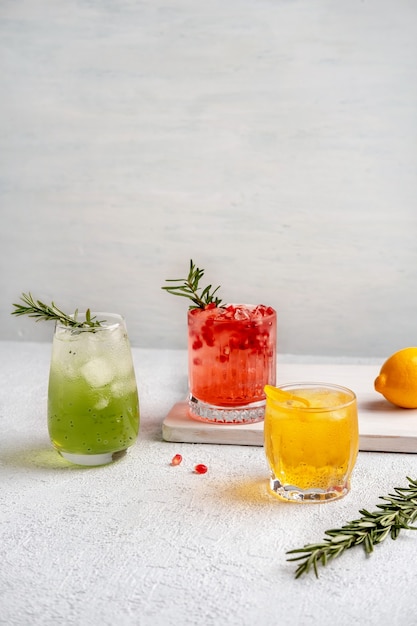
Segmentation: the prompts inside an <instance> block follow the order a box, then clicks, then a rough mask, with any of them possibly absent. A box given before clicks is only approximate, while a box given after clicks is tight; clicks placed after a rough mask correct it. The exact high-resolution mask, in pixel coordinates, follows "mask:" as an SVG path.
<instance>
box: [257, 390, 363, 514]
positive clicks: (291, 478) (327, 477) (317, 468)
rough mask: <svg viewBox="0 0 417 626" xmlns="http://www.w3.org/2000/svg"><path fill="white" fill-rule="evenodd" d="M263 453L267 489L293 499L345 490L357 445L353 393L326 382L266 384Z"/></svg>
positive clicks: (333, 494) (337, 495)
mask: <svg viewBox="0 0 417 626" xmlns="http://www.w3.org/2000/svg"><path fill="white" fill-rule="evenodd" d="M265 392H266V410H265V423H264V448H265V455H266V458H267V461H268V465H269V468H270V470H271V478H270V490H271V492H272V493H273V494H275V495H276V496H278V497H279V498H280V499H283V500H287V501H293V502H323V501H327V500H335V499H338V498H341V497H343V496H344V495H346V494H347V493H348V492H349V490H350V478H351V474H352V470H353V468H354V465H355V462H356V457H357V454H358V448H359V433H358V415H357V403H356V396H355V394H354V393H353V391H351V390H350V389H347V388H346V387H341V386H339V385H333V384H328V383H297V384H287V385H282V386H280V387H278V388H276V387H270V386H267V387H266V388H265Z"/></svg>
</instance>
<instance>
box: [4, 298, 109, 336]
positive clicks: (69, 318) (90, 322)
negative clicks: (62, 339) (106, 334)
mask: <svg viewBox="0 0 417 626" xmlns="http://www.w3.org/2000/svg"><path fill="white" fill-rule="evenodd" d="M20 299H21V300H22V302H23V304H13V306H14V307H15V309H14V311H12V315H28V316H29V317H34V318H36V321H37V322H39V321H40V320H53V321H56V322H58V321H59V322H61V324H63V325H64V326H71V327H73V328H97V327H98V326H101V325H102V323H103V322H104V320H101V321H99V320H97V319H96V317H95V316H93V317H91V311H90V309H87V311H86V312H85V320H83V321H79V320H78V309H77V310H76V311H75V313H74V315H67V314H66V313H64V312H63V311H61V309H59V308H58V307H57V306H56V304H55V303H54V302H52V303H51V304H50V305H48V304H45V303H44V302H41V301H40V300H35V299H34V298H33V296H32V294H31V293H22V295H21V298H20Z"/></svg>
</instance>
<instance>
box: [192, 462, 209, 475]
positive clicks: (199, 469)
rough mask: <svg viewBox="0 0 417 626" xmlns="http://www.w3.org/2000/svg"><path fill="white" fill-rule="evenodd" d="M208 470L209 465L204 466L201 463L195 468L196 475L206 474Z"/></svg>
mask: <svg viewBox="0 0 417 626" xmlns="http://www.w3.org/2000/svg"><path fill="white" fill-rule="evenodd" d="M207 469H208V468H207V465H203V464H202V463H199V464H198V465H196V466H195V467H194V471H195V473H196V474H205V473H206V472H207Z"/></svg>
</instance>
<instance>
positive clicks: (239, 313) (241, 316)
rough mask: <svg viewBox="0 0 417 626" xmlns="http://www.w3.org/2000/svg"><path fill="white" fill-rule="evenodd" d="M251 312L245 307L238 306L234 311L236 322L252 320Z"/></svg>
mask: <svg viewBox="0 0 417 626" xmlns="http://www.w3.org/2000/svg"><path fill="white" fill-rule="evenodd" d="M250 315H251V312H250V311H249V309H247V308H246V307H243V306H237V307H236V308H235V311H234V316H233V317H234V319H235V320H250Z"/></svg>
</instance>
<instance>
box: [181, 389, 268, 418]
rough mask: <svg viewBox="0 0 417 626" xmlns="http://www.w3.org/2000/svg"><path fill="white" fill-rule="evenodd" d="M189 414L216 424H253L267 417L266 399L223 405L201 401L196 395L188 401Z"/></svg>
mask: <svg viewBox="0 0 417 626" xmlns="http://www.w3.org/2000/svg"><path fill="white" fill-rule="evenodd" d="M188 407H189V415H190V417H191V418H192V419H194V420H197V421H199V422H210V423H215V424H253V423H255V422H262V421H263V419H264V417H265V400H261V401H260V402H252V403H251V404H244V405H241V406H231V407H222V406H215V405H212V404H206V403H205V402H201V400H198V399H197V398H195V397H194V396H190V399H189V401H188Z"/></svg>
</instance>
